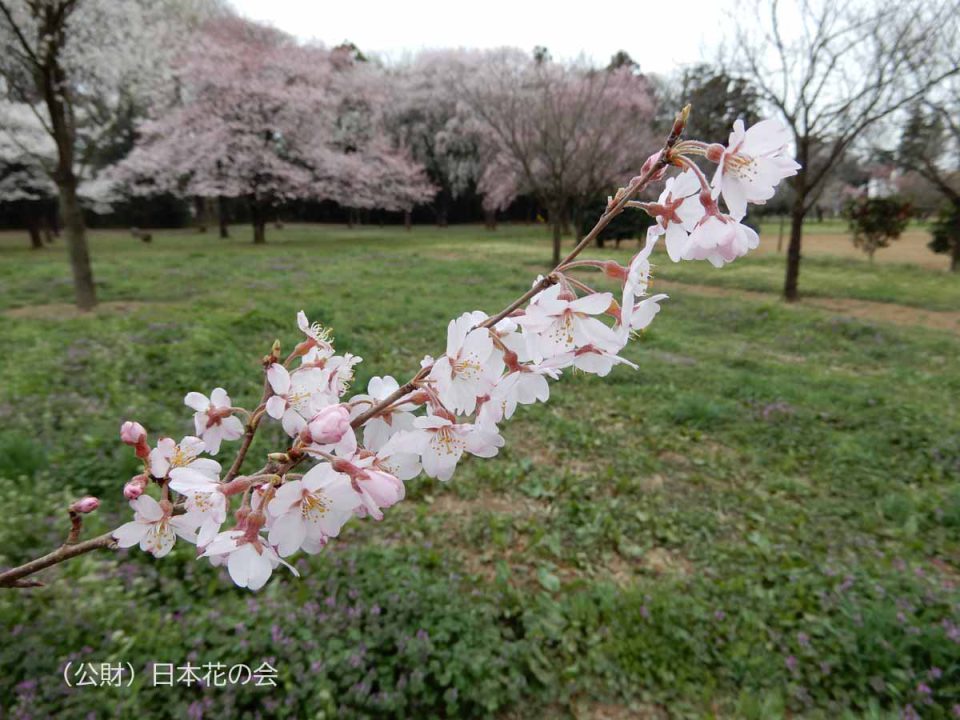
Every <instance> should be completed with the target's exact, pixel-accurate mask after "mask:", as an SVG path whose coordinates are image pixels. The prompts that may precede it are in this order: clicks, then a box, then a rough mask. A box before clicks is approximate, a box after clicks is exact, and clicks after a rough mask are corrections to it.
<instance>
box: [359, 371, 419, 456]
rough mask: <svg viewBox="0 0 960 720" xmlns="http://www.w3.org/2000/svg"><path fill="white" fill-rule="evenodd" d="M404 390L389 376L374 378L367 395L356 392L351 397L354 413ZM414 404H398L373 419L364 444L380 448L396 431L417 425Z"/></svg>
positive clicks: (371, 380) (371, 379)
mask: <svg viewBox="0 0 960 720" xmlns="http://www.w3.org/2000/svg"><path fill="white" fill-rule="evenodd" d="M399 389H400V383H398V382H397V381H396V380H395V379H394V378H392V377H390V376H389V375H385V376H384V377H380V376H378V375H375V376H373V377H372V378H370V382H369V383H368V384H367V394H366V395H354V396H353V397H352V398H350V406H351V408H352V410H351V413H350V414H351V416H352V417H356V416H358V415H359V414H360V413H362V412H363V411H365V410H367V409H369V408H370V406H371V405H375V404H376V403H379V402H381V401H382V400H386V399H387V398H388V397H390V395H392V394H393V393H395V392H396V391H397V390H399ZM416 408H417V406H416V405H414V404H413V403H408V402H407V403H396V404H394V405H391V406H390V407H389V408H385V409H384V411H383V412H381V413H379V414H378V415H377V416H376V417H372V418H370V419H369V420H368V421H367V422H366V424H364V426H363V445H364V447H366V448H367V449H368V450H373V451H376V450H379V449H380V448H382V447H383V446H384V445H385V444H386V443H387V441H388V440H389V439H390V438H391V436H393V435H394V434H395V433H397V432H399V431H401V430H409V429H410V428H412V427H413V411H414V410H416Z"/></svg>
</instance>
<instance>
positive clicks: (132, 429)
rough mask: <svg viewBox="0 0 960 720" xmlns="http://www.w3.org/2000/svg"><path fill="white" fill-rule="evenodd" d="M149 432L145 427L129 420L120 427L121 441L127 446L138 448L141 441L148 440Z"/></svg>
mask: <svg viewBox="0 0 960 720" xmlns="http://www.w3.org/2000/svg"><path fill="white" fill-rule="evenodd" d="M146 438H147V431H146V429H144V427H143V425H141V424H140V423H138V422H134V421H132V420H127V421H126V422H125V423H124V424H123V425H121V426H120V439H121V440H122V441H123V442H124V443H126V444H127V445H131V446H136V445H137V444H138V443H139V442H140V441H141V440H146Z"/></svg>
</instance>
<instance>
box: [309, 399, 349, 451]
mask: <svg viewBox="0 0 960 720" xmlns="http://www.w3.org/2000/svg"><path fill="white" fill-rule="evenodd" d="M349 431H350V411H349V410H347V408H346V407H345V406H344V405H331V406H329V407H325V408H324V409H323V410H321V411H320V412H318V413H317V414H316V415H314V416H313V419H312V420H311V421H310V422H309V423H307V433H308V434H309V435H310V440H311V441H313V442H315V443H317V444H318V445H332V444H333V443H338V442H340V440H341V439H342V438H343V436H344V435H346V434H347V432H349Z"/></svg>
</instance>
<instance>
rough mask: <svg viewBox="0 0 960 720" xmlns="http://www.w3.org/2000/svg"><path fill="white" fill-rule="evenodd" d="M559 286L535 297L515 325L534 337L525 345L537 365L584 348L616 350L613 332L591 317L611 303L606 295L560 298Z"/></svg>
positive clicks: (616, 345)
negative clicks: (590, 346) (594, 347)
mask: <svg viewBox="0 0 960 720" xmlns="http://www.w3.org/2000/svg"><path fill="white" fill-rule="evenodd" d="M562 289H563V288H562V287H561V286H560V285H559V284H557V285H553V286H551V287H549V288H547V289H546V290H544V291H543V292H542V293H540V294H539V295H537V297H536V301H535V302H531V303H530V305H529V306H528V307H527V311H526V313H525V314H524V315H522V316H520V317H519V318H517V322H518V323H520V325H521V326H522V327H523V329H524V331H528V330H529V331H530V332H531V333H532V334H533V335H534V336H535V338H531V339H530V340H529V341H528V342H529V345H530V350H531V352H532V354H533V355H534V359H535V360H537V361H538V362H539V361H541V360H544V359H545V358H551V357H554V356H555V355H560V354H563V353H566V352H570V351H571V350H574V349H576V348H578V347H582V346H584V345H596V346H598V347H605V348H609V349H611V350H617V349H619V346H620V343H619V340H618V338H617V335H616V333H615V332H614V331H613V330H612V329H611V328H610V327H609V326H608V325H605V324H604V323H602V322H601V321H600V320H598V319H597V318H595V317H592V316H593V315H601V314H603V313H605V312H606V311H607V309H608V308H609V307H610V305H611V303H612V302H613V295H611V294H610V293H608V292H604V293H594V294H592V295H586V296H584V297H582V298H578V299H576V300H566V299H562V298H561V297H560V293H561V292H562Z"/></svg>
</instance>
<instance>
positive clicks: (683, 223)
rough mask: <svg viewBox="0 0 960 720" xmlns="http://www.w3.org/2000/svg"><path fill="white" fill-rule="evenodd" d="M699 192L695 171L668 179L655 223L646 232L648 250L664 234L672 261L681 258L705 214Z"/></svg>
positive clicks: (658, 204) (661, 196)
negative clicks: (695, 227)
mask: <svg viewBox="0 0 960 720" xmlns="http://www.w3.org/2000/svg"><path fill="white" fill-rule="evenodd" d="M700 189H701V188H700V180H699V178H698V177H697V174H696V172H694V171H693V170H686V171H684V172H683V173H681V174H680V175H677V176H676V177H671V178H668V179H667V183H666V185H665V187H664V190H663V193H661V195H660V199H659V200H657V202H656V203H655V208H656V210H655V211H654V218H655V219H656V224H655V225H651V226H650V228H649V229H648V230H647V246H648V247H650V248H651V249H652V245H651V244H650V241H653V240H656V238H658V237H659V236H661V235H665V236H666V238H665V242H666V246H667V254H668V255H669V256H670V259H671V260H673V261H674V262H676V261H677V260H679V259H680V256H681V254H682V252H683V248H685V247H686V244H687V237H688V235H689V234H690V231H691V230H693V228H694V226H695V225H696V224H697V221H698V220H699V219H700V218H701V216H702V215H703V206H701V205H700V200H699V199H698V198H699V195H700ZM647 255H649V252H648V253H647Z"/></svg>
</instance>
